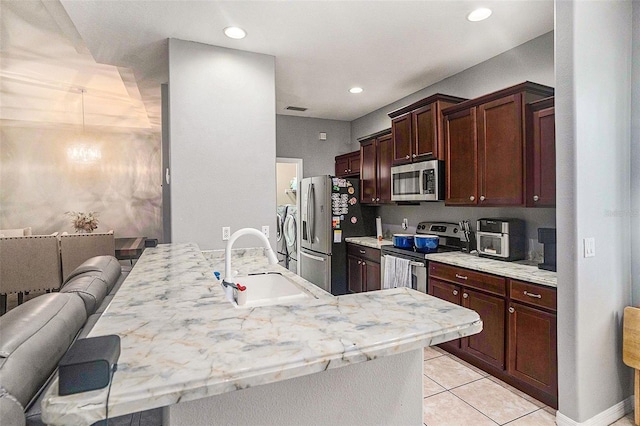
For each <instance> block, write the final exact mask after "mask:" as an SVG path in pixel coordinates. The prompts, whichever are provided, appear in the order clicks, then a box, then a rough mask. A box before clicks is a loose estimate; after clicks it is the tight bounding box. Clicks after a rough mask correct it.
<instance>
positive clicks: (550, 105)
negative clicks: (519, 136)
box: [526, 97, 556, 207]
mask: <svg viewBox="0 0 640 426" xmlns="http://www.w3.org/2000/svg"><path fill="white" fill-rule="evenodd" d="M526 114H527V195H526V204H527V206H528V207H555V205H556V122H555V108H554V98H553V97H551V98H545V99H541V100H539V101H536V102H532V103H530V104H528V105H527V112H526Z"/></svg>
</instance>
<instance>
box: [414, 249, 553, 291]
mask: <svg viewBox="0 0 640 426" xmlns="http://www.w3.org/2000/svg"><path fill="white" fill-rule="evenodd" d="M427 259H428V260H432V261H434V262H440V263H446V264H448V265H454V266H460V267H463V268H467V269H473V270H475V271H480V272H487V273H490V274H494V275H500V276H503V277H508V278H514V279H518V280H522V281H528V282H531V283H535V284H541V285H545V286H548V287H557V286H558V280H557V276H556V273H555V272H553V271H545V270H544V269H538V267H537V266H534V265H530V264H527V263H528V262H526V261H521V262H505V261H502V260H494V259H487V258H486V257H478V256H474V255H471V254H467V253H461V252H448V253H430V254H427Z"/></svg>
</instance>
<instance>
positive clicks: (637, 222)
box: [630, 1, 640, 306]
mask: <svg viewBox="0 0 640 426" xmlns="http://www.w3.org/2000/svg"><path fill="white" fill-rule="evenodd" d="M632 57H633V70H632V76H633V77H632V79H631V81H632V84H633V87H632V88H631V215H630V216H631V244H632V247H631V259H632V261H631V276H632V280H633V305H634V306H638V305H640V2H638V1H634V2H633V56H632Z"/></svg>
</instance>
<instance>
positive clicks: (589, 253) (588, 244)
mask: <svg viewBox="0 0 640 426" xmlns="http://www.w3.org/2000/svg"><path fill="white" fill-rule="evenodd" d="M583 242H584V257H594V256H595V255H596V239H595V238H593V237H589V238H585V239H584V240H583Z"/></svg>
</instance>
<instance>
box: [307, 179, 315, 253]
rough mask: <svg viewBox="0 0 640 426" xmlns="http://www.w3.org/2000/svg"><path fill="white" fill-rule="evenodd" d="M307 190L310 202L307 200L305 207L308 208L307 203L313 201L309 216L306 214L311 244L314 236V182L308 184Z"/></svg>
mask: <svg viewBox="0 0 640 426" xmlns="http://www.w3.org/2000/svg"><path fill="white" fill-rule="evenodd" d="M309 192H310V194H311V195H310V197H309V200H310V202H307V208H309V204H310V203H311V202H313V206H312V207H311V216H307V217H309V223H310V227H309V228H310V232H309V237H311V244H313V241H314V240H315V237H316V189H315V186H314V184H311V185H310V186H309Z"/></svg>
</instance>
